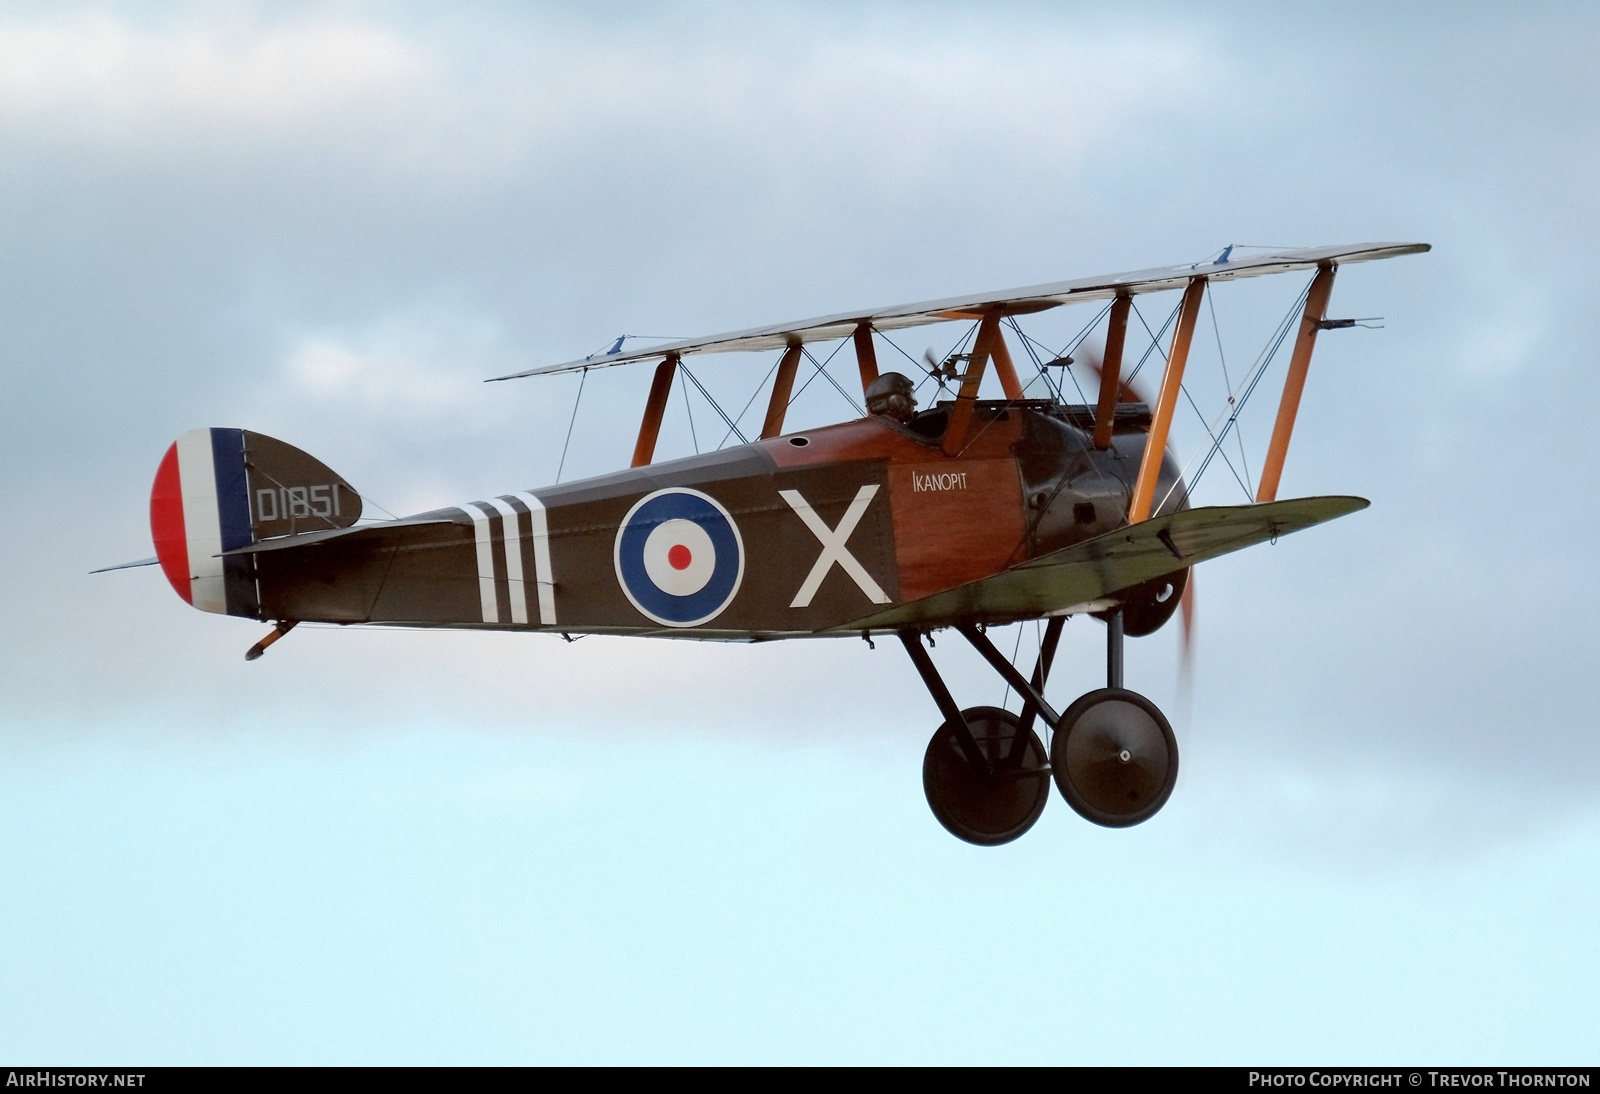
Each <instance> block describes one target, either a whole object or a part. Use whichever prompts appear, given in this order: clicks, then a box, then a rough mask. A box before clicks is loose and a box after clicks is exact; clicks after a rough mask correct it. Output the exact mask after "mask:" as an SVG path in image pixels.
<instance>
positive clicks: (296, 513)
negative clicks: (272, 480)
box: [255, 482, 340, 524]
mask: <svg viewBox="0 0 1600 1094" xmlns="http://www.w3.org/2000/svg"><path fill="white" fill-rule="evenodd" d="M255 506H256V512H255V523H257V524H266V523H268V522H270V521H275V520H295V519H304V518H307V517H337V516H339V515H340V513H339V484H338V483H336V482H335V483H328V484H325V485H322V486H280V487H278V488H276V489H271V488H264V489H261V490H257V491H256V496H255Z"/></svg>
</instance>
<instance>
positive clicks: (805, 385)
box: [788, 341, 844, 406]
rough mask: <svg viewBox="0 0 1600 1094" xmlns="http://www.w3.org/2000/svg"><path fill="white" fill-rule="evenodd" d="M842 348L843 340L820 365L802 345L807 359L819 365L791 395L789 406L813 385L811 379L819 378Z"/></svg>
mask: <svg viewBox="0 0 1600 1094" xmlns="http://www.w3.org/2000/svg"><path fill="white" fill-rule="evenodd" d="M842 349H844V342H843V341H841V342H839V343H838V344H837V345H835V346H834V347H833V352H832V353H830V354H828V358H827V360H826V361H823V362H822V363H821V364H820V365H818V364H817V359H816V358H815V357H813V356H811V351H810V350H808V349H806V348H804V347H801V350H800V352H801V354H802V355H803V356H804V357H805V359H806V360H807V361H810V362H811V363H812V364H813V365H817V367H816V368H815V369H813V370H812V372H811V375H810V376H807V377H806V382H805V383H803V384H801V385H800V390H799V391H797V392H795V393H794V394H793V395H791V396H789V403H788V405H789V406H794V401H795V400H796V399H798V398H800V396H801V395H803V394H805V390H806V388H808V387H810V386H811V381H812V380H815V379H816V378H817V376H818V374H819V373H821V372H822V370H823V369H825V368H827V367H828V361H832V360H833V359H834V358H835V357H837V356H838V355H839V351H840V350H842Z"/></svg>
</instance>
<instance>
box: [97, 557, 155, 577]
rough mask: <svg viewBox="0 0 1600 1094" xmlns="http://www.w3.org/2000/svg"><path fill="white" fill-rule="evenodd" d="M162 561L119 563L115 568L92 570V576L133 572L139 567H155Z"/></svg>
mask: <svg viewBox="0 0 1600 1094" xmlns="http://www.w3.org/2000/svg"><path fill="white" fill-rule="evenodd" d="M160 561H161V560H160V559H159V558H141V559H140V560H139V561H138V562H119V563H117V564H116V565H115V566H102V567H100V568H99V569H98V570H90V571H89V572H90V573H91V574H109V573H110V572H111V571H112V570H132V569H134V568H136V567H139V566H154V565H156V564H158V563H159V562H160Z"/></svg>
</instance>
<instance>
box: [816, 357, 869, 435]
mask: <svg viewBox="0 0 1600 1094" xmlns="http://www.w3.org/2000/svg"><path fill="white" fill-rule="evenodd" d="M839 345H840V346H841V347H842V346H843V345H844V343H843V342H840V343H839ZM800 352H801V353H803V354H805V355H806V358H807V359H808V360H809V361H811V363H812V364H815V365H817V374H819V375H820V376H821V377H822V378H823V379H824V380H826V381H828V383H830V384H832V385H833V390H835V391H837V392H838V393H839V394H840V395H843V396H844V401H845V402H847V403H849V404H850V407H851V409H853V410H854V411H855V412H856V414H857V416H859V417H862V418H865V417H866V416H867V411H866V408H864V407H863V406H862V405H861V404H860V403H858V402H856V401H855V400H854V399H852V398H850V393H849V392H848V391H846V390H845V389H844V388H842V387H840V386H839V381H838V380H835V379H834V378H833V373H831V372H829V371H828V369H827V367H826V365H825V364H817V359H816V358H815V357H812V356H811V351H810V350H808V349H802V350H801V351H800ZM833 352H834V353H838V352H839V351H838V350H837V349H836V350H834V351H833ZM828 360H829V361H831V360H833V353H830V354H828ZM809 382H810V381H807V383H809Z"/></svg>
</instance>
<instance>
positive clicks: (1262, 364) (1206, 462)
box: [1155, 278, 1315, 510]
mask: <svg viewBox="0 0 1600 1094" xmlns="http://www.w3.org/2000/svg"><path fill="white" fill-rule="evenodd" d="M1313 280H1315V279H1314V278H1313ZM1311 284H1312V283H1311V282H1310V281H1308V282H1306V286H1305V288H1303V289H1301V290H1300V295H1299V296H1297V297H1296V298H1295V300H1294V302H1293V303H1291V304H1290V305H1289V310H1288V311H1287V312H1285V313H1284V316H1283V318H1282V319H1281V320H1280V321H1279V323H1278V327H1277V329H1276V330H1275V331H1273V333H1272V334H1271V335H1270V336H1269V337H1268V338H1267V344H1266V345H1265V346H1263V347H1262V349H1261V353H1260V354H1259V355H1258V356H1257V357H1256V360H1255V363H1254V364H1252V365H1251V367H1250V369H1249V371H1247V372H1246V373H1245V377H1244V380H1242V381H1241V383H1242V384H1243V385H1244V391H1243V393H1242V394H1240V395H1239V396H1238V399H1237V401H1234V402H1231V403H1230V406H1231V410H1230V409H1228V408H1224V411H1223V412H1224V413H1227V414H1228V420H1227V422H1226V423H1225V424H1224V425H1223V427H1222V430H1221V432H1220V433H1218V434H1214V436H1215V437H1216V440H1214V441H1213V442H1212V445H1211V447H1210V448H1209V449H1207V451H1206V455H1205V458H1204V459H1203V460H1202V461H1201V463H1200V467H1199V469H1198V470H1196V471H1195V474H1194V478H1193V479H1190V480H1189V483H1188V486H1189V489H1190V490H1193V489H1194V487H1195V486H1196V485H1198V484H1199V482H1200V479H1201V477H1202V476H1203V475H1204V474H1205V472H1206V468H1207V467H1209V466H1210V465H1211V460H1212V458H1213V457H1214V456H1216V455H1217V454H1218V452H1219V451H1220V449H1221V446H1222V442H1223V441H1225V440H1226V439H1227V436H1228V431H1229V430H1230V429H1233V428H1234V427H1235V426H1236V425H1237V423H1238V420H1239V415H1240V413H1241V412H1242V411H1243V410H1244V407H1245V404H1246V403H1248V402H1249V401H1250V396H1251V395H1252V394H1254V393H1255V390H1256V385H1258V384H1259V383H1261V379H1262V377H1264V376H1265V375H1266V374H1267V369H1268V368H1269V367H1270V366H1271V365H1272V362H1273V361H1274V360H1275V359H1276V357H1277V355H1278V351H1279V350H1280V349H1282V348H1283V343H1284V340H1285V339H1287V338H1288V336H1289V332H1290V330H1292V329H1293V327H1294V317H1295V315H1296V314H1297V313H1298V312H1299V311H1300V309H1301V308H1302V307H1303V306H1304V304H1305V300H1306V296H1307V295H1308V294H1309V293H1310V292H1311ZM1223 459H1224V460H1226V459H1227V457H1226V456H1224V457H1223ZM1193 462H1194V457H1190V460H1189V464H1192V463H1193ZM1189 464H1185V465H1184V468H1183V471H1182V472H1180V473H1179V476H1178V479H1177V481H1175V482H1174V483H1173V486H1172V489H1169V490H1168V491H1167V493H1166V495H1165V496H1164V497H1162V499H1161V501H1160V503H1159V504H1158V505H1157V506H1156V507H1155V508H1156V509H1158V510H1159V508H1160V506H1161V505H1165V504H1166V502H1167V499H1168V498H1170V497H1171V496H1172V492H1173V490H1176V489H1177V482H1181V481H1183V479H1184V476H1185V475H1187V473H1188V470H1189ZM1245 492H1246V494H1248V493H1249V490H1248V489H1246V491H1245ZM1252 500H1253V499H1252Z"/></svg>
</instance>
